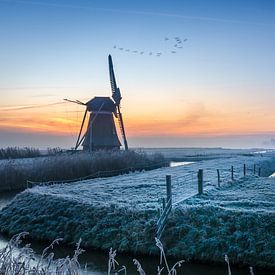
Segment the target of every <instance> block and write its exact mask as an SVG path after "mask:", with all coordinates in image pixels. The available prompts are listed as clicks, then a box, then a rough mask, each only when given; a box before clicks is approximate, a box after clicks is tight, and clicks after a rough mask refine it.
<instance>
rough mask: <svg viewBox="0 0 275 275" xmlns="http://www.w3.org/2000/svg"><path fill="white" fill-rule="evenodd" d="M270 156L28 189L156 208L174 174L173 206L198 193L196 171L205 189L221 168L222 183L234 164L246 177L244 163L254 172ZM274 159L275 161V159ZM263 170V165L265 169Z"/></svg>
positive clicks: (214, 181)
mask: <svg viewBox="0 0 275 275" xmlns="http://www.w3.org/2000/svg"><path fill="white" fill-rule="evenodd" d="M269 159H270V157H269V156H267V157H264V156H260V155H256V156H249V157H248V156H238V157H232V158H226V159H214V160H207V161H200V162H196V163H193V164H188V165H184V166H178V167H165V168H160V169H156V170H152V171H146V172H141V173H139V172H138V173H130V174H126V175H121V176H116V177H111V178H101V179H92V180H86V181H82V182H75V183H70V184H62V185H52V186H46V187H45V186H43V187H34V188H32V189H30V190H29V192H34V193H38V194H44V195H52V196H56V197H61V198H63V199H66V200H72V201H76V202H78V203H85V204H92V205H97V206H98V205H103V206H108V205H110V204H114V205H116V206H118V207H127V208H134V209H137V208H140V209H156V208H158V207H159V202H160V199H161V198H162V197H165V192H166V187H165V176H166V175H171V176H172V190H173V191H172V193H173V203H174V205H175V204H177V203H179V202H180V201H182V200H184V199H186V198H189V197H191V196H193V195H195V194H196V193H197V171H198V169H203V170H204V186H205V190H208V189H211V188H213V187H216V186H217V171H216V169H220V173H221V179H222V183H221V184H225V183H226V182H229V181H231V165H233V166H234V178H235V179H237V178H240V177H242V176H243V164H244V163H245V164H246V166H247V169H248V171H247V174H248V175H249V174H250V175H251V174H253V166H254V164H257V165H258V164H259V163H262V162H264V161H268V160H269ZM274 162H275V161H274ZM262 169H263V168H262Z"/></svg>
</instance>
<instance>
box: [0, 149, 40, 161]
mask: <svg viewBox="0 0 275 275" xmlns="http://www.w3.org/2000/svg"><path fill="white" fill-rule="evenodd" d="M39 156H41V152H40V151H39V150H38V149H36V148H32V147H24V148H19V147H7V148H0V159H17V158H33V157H39Z"/></svg>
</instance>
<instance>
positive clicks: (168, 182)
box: [166, 175, 172, 204]
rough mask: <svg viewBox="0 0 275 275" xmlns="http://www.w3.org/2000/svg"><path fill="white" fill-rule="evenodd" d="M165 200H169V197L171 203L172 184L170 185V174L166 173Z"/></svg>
mask: <svg viewBox="0 0 275 275" xmlns="http://www.w3.org/2000/svg"><path fill="white" fill-rule="evenodd" d="M166 194H167V197H166V202H169V200H170V199H171V204H172V186H171V175H166Z"/></svg>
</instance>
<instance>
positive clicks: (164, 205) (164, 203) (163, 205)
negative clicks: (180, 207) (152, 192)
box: [162, 198, 166, 210]
mask: <svg viewBox="0 0 275 275" xmlns="http://www.w3.org/2000/svg"><path fill="white" fill-rule="evenodd" d="M165 207H166V201H165V198H162V210H164V209H165Z"/></svg>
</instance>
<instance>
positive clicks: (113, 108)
mask: <svg viewBox="0 0 275 275" xmlns="http://www.w3.org/2000/svg"><path fill="white" fill-rule="evenodd" d="M108 62H109V73H110V82H111V89H112V98H110V97H97V96H96V97H94V98H92V99H91V100H89V101H88V102H87V103H83V102H81V101H79V100H69V99H65V100H66V101H69V102H73V103H77V104H80V105H83V106H86V110H85V113H84V116H83V119H82V123H81V127H80V131H79V134H78V137H77V141H76V145H75V150H77V149H78V147H79V146H80V145H81V144H82V146H83V150H89V151H94V150H99V149H111V150H112V149H119V148H120V146H121V143H120V141H119V139H118V135H117V131H116V126H115V122H114V117H115V118H117V119H118V124H119V127H120V131H121V136H122V139H123V143H124V148H125V150H128V143H127V139H126V134H125V128H124V124H123V119H122V114H121V110H120V101H121V99H122V97H121V93H120V89H119V88H118V87H117V84H116V79H115V73H114V69H113V62H112V57H111V55H109V56H108ZM88 113H90V117H89V121H88V125H87V129H86V132H85V133H84V134H83V135H82V131H83V127H84V124H85V120H86V117H87V114H88Z"/></svg>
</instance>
